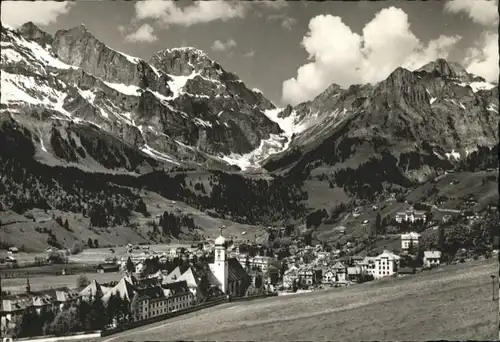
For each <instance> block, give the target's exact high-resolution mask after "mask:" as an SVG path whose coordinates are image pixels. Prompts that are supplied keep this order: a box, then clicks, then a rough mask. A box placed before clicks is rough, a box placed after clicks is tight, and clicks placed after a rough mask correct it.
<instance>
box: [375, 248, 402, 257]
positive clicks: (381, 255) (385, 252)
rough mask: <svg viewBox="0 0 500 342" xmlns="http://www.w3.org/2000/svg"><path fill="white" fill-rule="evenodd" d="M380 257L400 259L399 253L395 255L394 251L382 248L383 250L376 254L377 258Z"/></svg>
mask: <svg viewBox="0 0 500 342" xmlns="http://www.w3.org/2000/svg"><path fill="white" fill-rule="evenodd" d="M380 258H388V259H393V260H394V259H395V260H399V259H401V258H400V257H399V255H396V254H394V253H392V252H391V251H388V250H386V249H385V250H384V252H383V253H382V254H379V255H377V259H380Z"/></svg>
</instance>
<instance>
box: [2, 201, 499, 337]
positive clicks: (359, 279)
mask: <svg viewBox="0 0 500 342" xmlns="http://www.w3.org/2000/svg"><path fill="white" fill-rule="evenodd" d="M372 210H376V208H372ZM361 213H362V209H360V208H355V209H354V210H353V211H352V213H351V214H352V215H353V216H354V217H356V216H360V214H361ZM469 216H470V215H469ZM457 219H462V220H469V221H470V220H474V219H475V217H474V216H471V217H468V216H467V215H465V216H464V214H462V215H461V216H460V217H459V216H457V215H455V216H452V215H444V216H442V218H441V222H444V223H449V221H450V220H455V221H456V220H457ZM366 221H367V220H363V222H362V225H366V224H367V222H366ZM377 221H380V219H379V218H378V219H377ZM392 221H393V222H394V224H396V225H400V226H404V229H405V230H406V231H405V232H402V233H399V234H390V235H391V239H392V240H390V241H391V243H392V244H391V248H386V247H387V246H385V245H384V246H382V248H379V251H377V250H376V249H370V250H368V251H366V250H360V249H359V248H358V247H359V246H357V245H356V241H355V240H353V239H347V240H345V241H346V242H345V243H343V244H340V243H338V242H337V243H336V244H335V245H331V244H327V243H318V244H313V243H312V241H311V239H307V238H306V239H304V237H303V236H302V237H300V236H297V235H296V233H295V232H294V231H293V229H291V228H290V227H286V226H285V227H269V228H268V229H267V239H268V240H269V241H272V242H274V243H268V244H263V243H257V242H255V241H253V242H249V241H248V240H242V239H233V236H228V237H225V236H224V233H223V230H224V228H225V227H221V228H220V235H219V237H218V238H217V239H215V240H207V241H203V242H198V243H194V244H191V245H190V246H185V247H172V248H169V249H167V250H164V251H162V252H158V251H156V250H155V248H156V247H155V246H150V245H142V246H139V245H136V246H134V245H132V244H128V245H127V246H125V253H123V255H119V254H118V253H116V251H115V249H114V248H109V250H108V256H107V257H106V258H104V260H102V262H101V263H100V264H98V265H97V266H96V267H95V268H94V272H96V273H98V274H101V275H110V276H112V279H113V280H112V281H98V280H97V279H94V278H98V275H97V274H96V273H94V274H96V275H95V276H92V274H90V275H89V273H86V274H85V275H83V274H82V275H81V276H79V277H78V279H77V283H76V284H75V285H76V286H64V287H54V288H50V289H44V290H39V289H36V288H33V287H32V285H31V282H30V281H33V280H34V279H35V278H31V279H30V276H29V275H27V276H26V278H25V279H26V283H25V286H24V289H23V290H21V291H15V292H12V293H10V292H9V291H4V290H3V289H2V301H1V304H2V306H1V311H0V315H1V331H2V335H4V336H17V337H23V336H35V335H42V334H43V335H47V334H56V335H57V334H67V333H70V332H75V331H83V330H85V331H87V330H89V329H91V330H105V329H108V330H109V329H111V330H113V329H118V328H120V329H121V328H123V326H126V325H130V324H138V323H140V322H143V323H144V324H147V323H148V322H151V321H154V320H157V319H166V318H169V317H171V316H172V315H177V314H182V313H183V312H190V311H191V310H193V309H196V308H201V307H204V306H206V305H207V304H208V305H211V304H210V303H213V304H214V305H215V304H217V303H220V302H223V301H231V300H238V299H243V298H245V299H251V298H262V297H265V296H270V295H289V294H294V293H304V292H311V291H319V290H324V289H326V288H331V287H345V286H353V285H355V284H359V283H365V282H368V281H373V280H376V279H380V278H385V277H404V276H411V275H413V274H415V273H418V272H423V271H426V270H429V269H432V268H435V267H440V266H441V265H442V263H443V257H444V255H443V253H442V251H441V250H439V248H435V249H425V248H423V247H422V241H421V240H422V235H421V233H418V232H417V231H415V230H412V228H419V229H417V230H419V231H421V230H422V227H424V230H425V228H427V229H429V230H431V231H432V230H434V229H435V228H433V227H435V226H433V225H435V224H436V223H438V222H436V220H435V219H434V220H432V221H431V220H429V215H428V214H427V212H426V211H422V210H415V209H414V208H413V207H411V206H410V207H408V209H407V210H405V211H401V212H397V213H396V214H395V216H394V217H393V220H392ZM376 225H380V222H377V224H376ZM340 234H344V232H342V231H341V232H340ZM277 239H279V240H277ZM285 240H288V241H285ZM351 240H352V241H351ZM375 240H376V238H375ZM277 241H278V243H276V242H277ZM496 248H498V247H496ZM458 252H460V251H458ZM458 252H457V256H458V257H457V256H456V257H455V259H454V260H453V262H454V263H456V262H464V261H466V259H467V257H466V255H467V253H465V254H464V256H463V257H460V256H459V254H460V253H458ZM464 252H465V251H464ZM17 253H18V251H16V250H15V248H12V249H11V250H10V251H9V256H8V257H9V258H11V259H14V260H15V256H16V254H17ZM47 253H48V255H49V256H48V257H47V259H51V260H52V262H62V263H63V266H64V262H65V261H64V254H65V253H64V251H57V250H54V249H52V248H48V249H47ZM492 253H498V249H495V250H493V251H492ZM481 257H483V256H481ZM61 260H62V261H61ZM451 261H452V260H448V259H447V260H446V263H450V262H451ZM66 262H67V259H66ZM68 265H69V264H68ZM17 270H22V268H19V269H17ZM66 272H68V271H67V268H66V267H64V268H62V271H61V273H62V274H65V273H66ZM0 285H1V280H0ZM82 303H86V304H82ZM110 303H111V304H110ZM81 305H87V306H86V308H87V309H86V310H91V309H92V308H94V309H95V310H98V311H102V309H103V308H106V310H107V311H106V315H107V316H106V317H105V318H104V317H101V318H100V319H98V320H94V321H93V323H92V322H80V324H79V325H77V326H74V327H71V326H68V324H64V322H67V317H66V316H67V315H68V314H67V311H68V310H70V311H71V310H76V309H75V308H80V307H81ZM89 312H90V311H89ZM33 315H35V316H36V317H35V316H33ZM89 317H93V316H92V315H90V316H89ZM30 320H31V321H34V320H36V321H37V322H38V321H39V324H38V328H37V329H35V330H33V329H34V328H33V326H34V325H33V324H28V323H29V321H30ZM26 329H27V330H28V332H27V331H26ZM30 329H31V330H30ZM30 331H31V332H30Z"/></svg>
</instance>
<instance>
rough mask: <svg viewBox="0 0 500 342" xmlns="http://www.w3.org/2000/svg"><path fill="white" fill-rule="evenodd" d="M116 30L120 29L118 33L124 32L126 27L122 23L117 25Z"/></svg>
mask: <svg viewBox="0 0 500 342" xmlns="http://www.w3.org/2000/svg"><path fill="white" fill-rule="evenodd" d="M118 31H120V33H125V32H126V31H127V29H126V28H125V26H123V25H118Z"/></svg>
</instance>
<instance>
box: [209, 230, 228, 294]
mask: <svg viewBox="0 0 500 342" xmlns="http://www.w3.org/2000/svg"><path fill="white" fill-rule="evenodd" d="M220 230H221V232H220V236H219V237H218V238H217V239H215V249H214V252H215V255H214V263H213V264H211V265H210V266H212V267H210V268H211V271H212V273H213V274H214V275H215V277H216V278H217V280H218V281H219V282H220V283H221V285H220V290H221V291H222V292H224V293H227V288H228V265H227V256H226V239H225V238H224V236H222V228H221V229H220Z"/></svg>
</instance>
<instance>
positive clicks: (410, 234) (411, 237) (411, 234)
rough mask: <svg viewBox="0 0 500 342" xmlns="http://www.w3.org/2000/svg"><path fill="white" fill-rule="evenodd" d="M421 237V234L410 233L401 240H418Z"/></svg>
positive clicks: (403, 235)
mask: <svg viewBox="0 0 500 342" xmlns="http://www.w3.org/2000/svg"><path fill="white" fill-rule="evenodd" d="M419 237H420V234H418V233H415V232H409V233H407V234H401V238H403V239H417V238H419Z"/></svg>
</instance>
